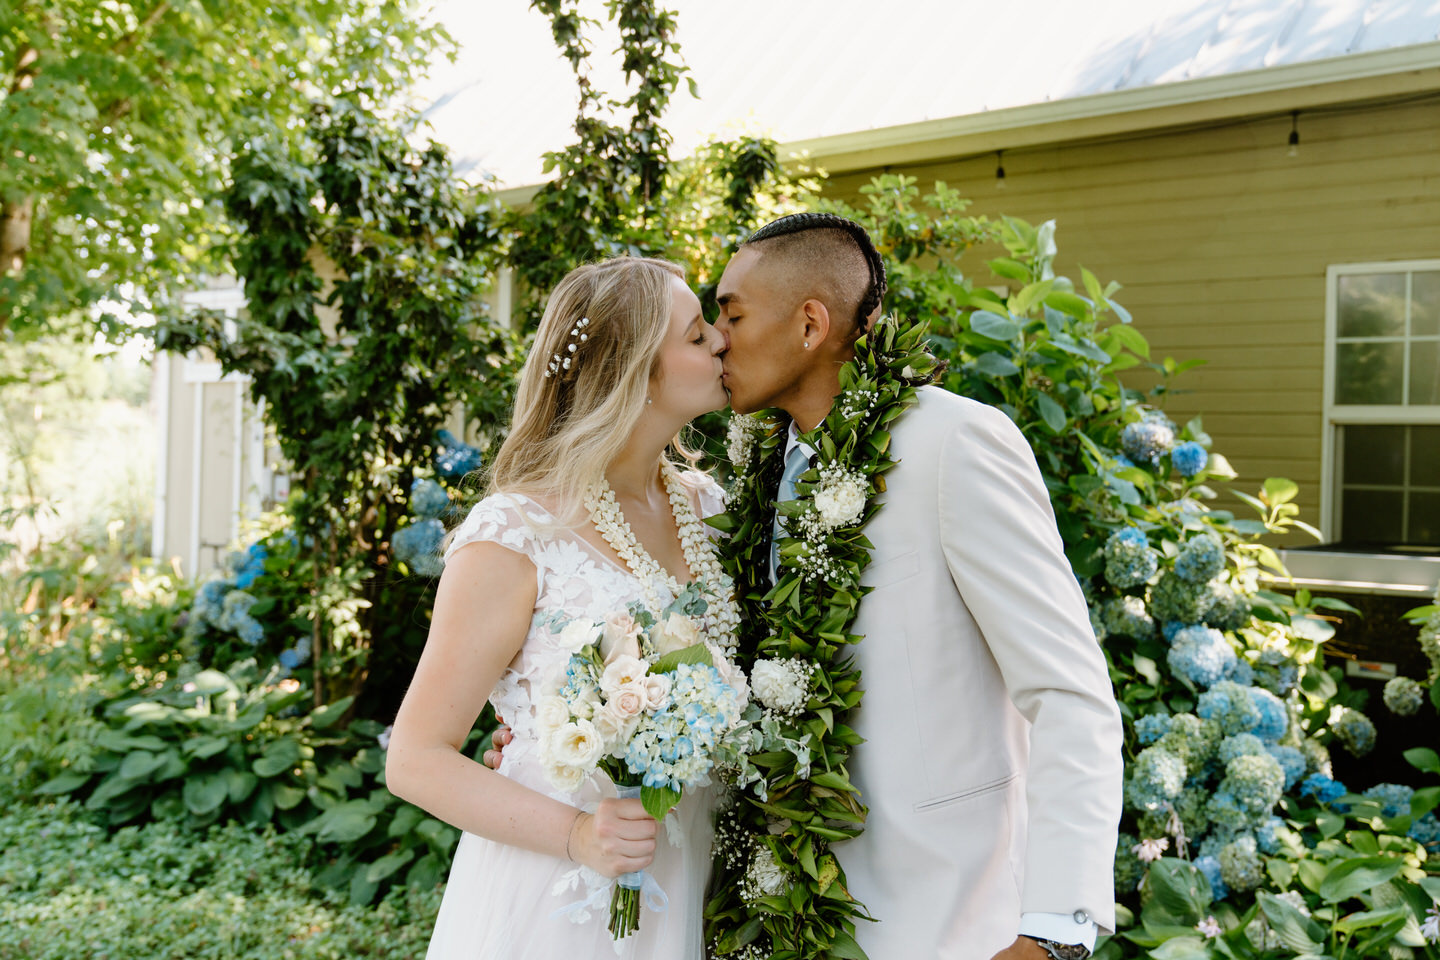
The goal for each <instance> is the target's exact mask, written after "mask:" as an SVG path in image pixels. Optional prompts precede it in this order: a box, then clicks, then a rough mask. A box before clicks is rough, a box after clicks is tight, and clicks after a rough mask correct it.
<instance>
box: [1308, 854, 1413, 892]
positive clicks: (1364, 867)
mask: <svg viewBox="0 0 1440 960" xmlns="http://www.w3.org/2000/svg"><path fill="white" fill-rule="evenodd" d="M1401 866H1403V863H1402V862H1401V861H1400V860H1399V859H1396V858H1393V857H1356V858H1354V859H1350V860H1341V861H1340V862H1339V863H1337V864H1335V865H1334V866H1333V867H1331V868H1330V870H1329V871H1328V872H1327V873H1326V874H1325V879H1324V880H1322V881H1321V882H1320V890H1319V893H1320V896H1321V897H1322V898H1323V899H1325V900H1326V901H1328V902H1330V903H1341V902H1343V901H1345V900H1349V899H1350V898H1351V897H1354V896H1356V895H1358V894H1360V893H1363V892H1365V891H1366V890H1370V889H1372V888H1374V887H1378V886H1379V885H1380V884H1382V883H1384V882H1386V881H1387V880H1391V879H1393V878H1394V877H1395V876H1396V875H1397V874H1399V872H1400V868H1401Z"/></svg>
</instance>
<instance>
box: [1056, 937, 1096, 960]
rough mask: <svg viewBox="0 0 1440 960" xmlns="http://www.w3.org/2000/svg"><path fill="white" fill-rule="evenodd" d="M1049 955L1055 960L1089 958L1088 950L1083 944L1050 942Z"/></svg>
mask: <svg viewBox="0 0 1440 960" xmlns="http://www.w3.org/2000/svg"><path fill="white" fill-rule="evenodd" d="M1050 955H1051V956H1052V957H1055V958H1056V960H1085V958H1086V957H1088V956H1090V948H1089V947H1087V946H1085V944H1083V943H1055V942H1054V941H1051V942H1050Z"/></svg>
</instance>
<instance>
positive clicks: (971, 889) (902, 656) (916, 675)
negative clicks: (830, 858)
mask: <svg viewBox="0 0 1440 960" xmlns="http://www.w3.org/2000/svg"><path fill="white" fill-rule="evenodd" d="M919 393H920V399H919V401H918V403H917V404H916V405H915V406H914V407H912V408H911V409H910V411H909V412H907V413H906V414H905V415H904V416H903V417H901V418H900V419H899V421H897V422H896V424H895V425H894V427H893V430H892V437H893V439H892V450H893V455H894V456H895V457H896V458H897V459H898V460H899V464H898V465H897V466H896V467H895V468H894V469H893V470H892V471H891V472H890V473H888V474H886V477H885V480H886V484H887V490H886V492H885V493H884V494H882V498H883V503H884V506H883V507H882V508H881V510H880V512H879V513H878V514H877V516H876V518H875V519H874V520H873V521H872V522H871V523H870V524H869V526H867V528H866V530H865V534H866V536H867V537H868V538H869V539H870V541H871V543H873V544H874V547H875V549H874V551H873V553H872V562H871V565H870V566H869V568H868V569H867V570H866V573H865V576H864V578H863V582H864V583H866V584H867V585H869V586H873V587H874V591H873V592H872V593H870V594H869V595H868V596H866V597H865V599H864V600H863V601H861V604H860V614H859V617H858V619H857V620H856V623H855V626H854V628H853V631H854V632H855V633H858V634H861V635H863V636H864V638H865V639H864V641H863V642H862V643H860V644H859V646H858V648H857V651H858V652H857V656H858V658H859V666H860V668H861V670H862V674H861V682H862V686H863V687H864V691H865V695H864V699H863V701H862V702H861V705H860V707H859V709H858V710H857V711H856V714H855V716H854V719H852V721H851V724H852V725H853V726H854V727H855V729H856V730H857V732H859V733H860V735H861V736H863V737H865V738H866V742H865V743H863V744H861V745H860V746H859V747H857V748H856V749H855V751H854V753H853V755H852V758H851V761H850V765H849V771H850V774H851V776H852V779H853V782H854V783H855V784H856V786H857V787H858V788H859V790H860V792H861V795H862V799H863V800H864V802H865V803H866V804H868V805H869V807H870V814H869V820H868V822H867V824H866V827H865V832H864V834H863V835H861V836H860V837H858V838H856V839H854V840H849V841H845V842H844V843H841V844H838V845H837V846H836V853H837V854H839V855H840V859H841V863H842V864H843V865H844V869H845V872H846V875H847V881H848V887H849V889H850V891H851V893H852V894H854V896H856V897H857V898H859V899H860V901H861V902H863V903H864V904H865V905H866V906H867V907H868V908H869V910H870V912H871V914H872V915H873V916H874V917H875V918H876V919H877V920H878V921H879V922H877V923H867V922H864V921H861V922H859V923H858V924H857V927H858V930H857V939H858V941H859V943H860V945H861V946H862V947H863V948H864V949H865V951H866V953H868V954H869V956H870V958H871V960H911V958H925V960H930V958H942V957H943V958H946V960H989V958H990V957H992V956H993V955H994V954H995V953H997V952H998V951H1000V950H1002V949H1003V948H1005V947H1006V946H1009V945H1010V944H1011V943H1012V942H1013V941H1014V939H1015V936H1016V933H1017V928H1018V925H1019V922H1020V915H1021V913H1022V912H1025V913H1032V912H1034V913H1055V914H1066V915H1070V914H1074V913H1075V911H1077V910H1084V911H1085V913H1086V914H1088V915H1089V917H1090V918H1092V919H1093V920H1095V921H1096V922H1097V923H1098V925H1099V927H1100V928H1101V931H1100V932H1101V933H1102V934H1103V933H1106V932H1110V931H1112V930H1113V929H1114V925H1115V919H1114V890H1113V873H1112V870H1113V858H1114V853H1115V843H1116V832H1117V828H1118V823H1119V820H1120V806H1121V778H1122V760H1121V740H1122V732H1121V724H1120V713H1119V710H1118V708H1117V707H1116V704H1115V697H1114V694H1113V692H1112V689H1111V685H1110V679H1109V676H1108V673H1107V671H1106V667H1105V659H1104V656H1103V654H1102V653H1101V651H1100V648H1099V646H1098V645H1097V644H1096V642H1095V636H1094V633H1093V632H1092V630H1091V628H1090V620H1089V616H1088V612H1087V610H1086V605H1085V600H1084V597H1083V595H1082V594H1081V591H1080V587H1079V585H1078V584H1077V583H1076V580H1075V577H1074V575H1073V573H1072V572H1071V569H1070V565H1069V563H1068V562H1067V561H1066V558H1065V555H1064V552H1063V548H1062V544H1061V540H1060V535H1059V533H1058V532H1057V530H1056V527H1055V518H1054V514H1053V513H1052V511H1051V507H1050V498H1049V497H1048V495H1047V494H1046V490H1045V485H1044V483H1043V482H1042V480H1041V478H1040V472H1039V469H1038V468H1037V466H1036V463H1035V458H1034V455H1033V454H1032V453H1031V450H1030V447H1029V445H1028V444H1027V442H1026V440H1025V438H1024V437H1023V436H1022V435H1021V433H1020V431H1019V429H1017V428H1016V426H1015V425H1014V424H1013V423H1012V422H1011V421H1010V419H1009V418H1008V417H1006V416H1005V414H1004V413H1003V412H1001V411H1000V410H997V409H995V408H993V407H989V406H986V405H985V404H982V403H977V402H975V401H973V400H967V399H965V398H963V397H959V396H956V395H954V394H952V393H949V392H947V391H945V390H942V389H940V388H938V387H924V388H921V390H920V391H919Z"/></svg>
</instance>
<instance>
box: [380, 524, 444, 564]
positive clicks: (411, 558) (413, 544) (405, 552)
mask: <svg viewBox="0 0 1440 960" xmlns="http://www.w3.org/2000/svg"><path fill="white" fill-rule="evenodd" d="M444 539H445V525H444V524H443V523H441V522H440V521H439V520H436V519H434V518H431V519H429V520H421V521H419V522H418V523H412V524H410V526H408V527H405V528H403V529H401V530H397V531H396V532H395V535H394V536H393V537H391V539H390V545H391V547H392V548H393V549H394V551H395V556H397V557H398V558H400V559H401V560H403V561H404V562H405V565H406V566H408V567H409V568H410V569H411V570H413V571H414V572H415V573H417V574H419V575H420V576H422V577H438V576H439V575H440V573H441V571H443V570H444V568H445V565H444V562H443V561H442V560H441V559H440V543H441V541H443V540H444Z"/></svg>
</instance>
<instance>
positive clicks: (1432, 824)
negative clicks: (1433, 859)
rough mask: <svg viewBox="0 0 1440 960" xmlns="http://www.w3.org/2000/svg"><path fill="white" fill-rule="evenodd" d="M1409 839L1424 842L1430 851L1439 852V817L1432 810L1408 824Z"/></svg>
mask: <svg viewBox="0 0 1440 960" xmlns="http://www.w3.org/2000/svg"><path fill="white" fill-rule="evenodd" d="M1410 839H1411V840H1414V841H1415V842H1416V843H1422V844H1424V845H1425V849H1427V850H1429V851H1430V852H1431V853H1440V818H1437V817H1436V816H1435V813H1434V811H1431V812H1430V813H1427V814H1425V816H1423V817H1421V818H1420V819H1419V820H1416V821H1415V822H1414V823H1412V824H1411V825H1410Z"/></svg>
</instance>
